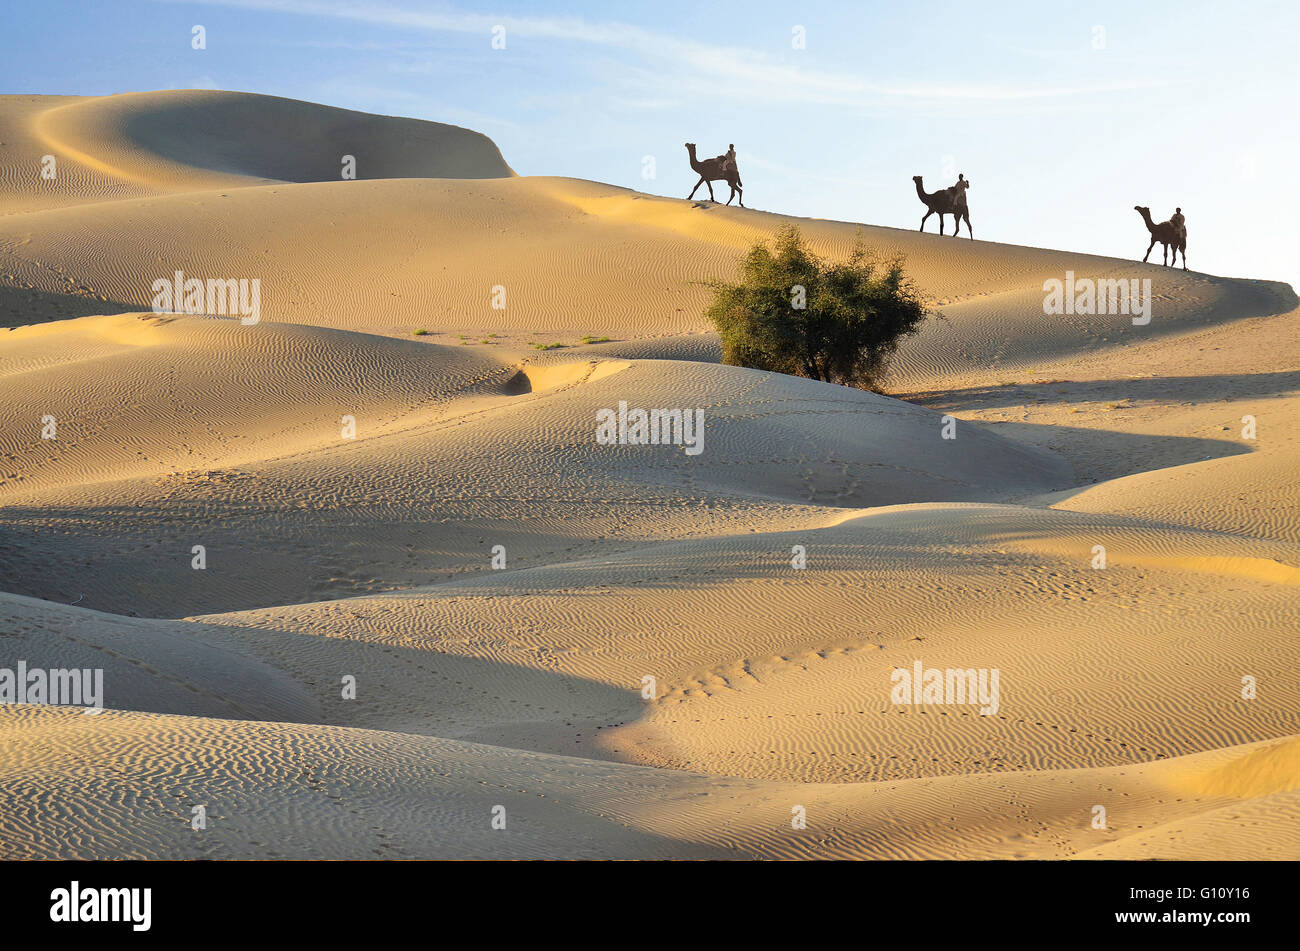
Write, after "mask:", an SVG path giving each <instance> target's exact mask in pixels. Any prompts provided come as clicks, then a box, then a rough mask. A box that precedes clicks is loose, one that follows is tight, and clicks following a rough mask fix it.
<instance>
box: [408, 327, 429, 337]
mask: <svg viewBox="0 0 1300 951" xmlns="http://www.w3.org/2000/svg"><path fill="white" fill-rule="evenodd" d="M411 332H412V333H413V334H415V335H416V336H417V337H424V336H426V335H427V334H428V333H429V331H427V330H425V329H424V328H423V327H420V328H418V329H416V330H413V331H411Z"/></svg>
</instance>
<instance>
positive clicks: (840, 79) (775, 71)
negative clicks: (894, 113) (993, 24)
mask: <svg viewBox="0 0 1300 951" xmlns="http://www.w3.org/2000/svg"><path fill="white" fill-rule="evenodd" d="M165 2H180V0H165ZM197 2H199V3H203V4H208V5H212V6H225V7H238V8H241V9H247V10H261V11H265V12H269V13H280V14H295V15H300V16H315V17H327V18H332V19H341V20H352V21H356V22H362V23H369V24H372V25H375V26H384V27H391V28H394V29H403V30H413V29H414V30H424V31H428V32H455V33H478V34H481V35H482V37H483V46H484V49H488V48H489V41H490V38H491V36H492V31H493V29H494V28H497V27H504V28H505V40H506V49H507V50H508V49H510V43H511V40H512V38H520V37H522V38H525V39H530V38H540V39H554V40H563V41H569V42H578V43H586V44H590V45H594V46H599V47H607V48H616V49H622V50H628V51H632V52H635V53H638V54H640V55H641V56H643V57H645V58H646V59H651V60H660V61H662V60H668V61H669V62H671V63H673V64H674V65H675V66H676V67H677V69H678V70H682V69H684V70H686V71H687V72H686V73H684V74H683V73H679V72H677V71H674V70H647V71H642V72H641V73H640V74H639V75H640V77H641V79H642V80H643V83H642V88H643V89H650V88H653V89H655V90H656V92H658V93H662V92H663V91H665V90H666V89H668V88H670V87H671V88H673V91H674V93H677V92H678V91H679V90H680V91H681V92H683V93H698V92H703V91H707V92H708V93H709V95H711V96H713V97H726V98H731V99H737V100H761V101H765V102H774V101H776V102H805V103H815V104H823V105H863V104H865V103H866V102H867V101H873V100H874V101H879V100H900V99H903V100H908V101H913V102H916V103H944V102H949V103H979V102H985V103H1009V102H1025V101H1032V100H1043V99H1060V98H1067V97H1082V96H1090V95H1099V94H1112V93H1119V92H1128V91H1132V90H1136V89H1144V88H1153V87H1157V86H1164V85H1169V83H1168V82H1165V81H1161V80H1145V79H1136V80H1122V81H1115V82H1102V83H1080V84H1073V85H1064V86H1043V85H1039V84H1033V85H1022V84H1009V83H959V84H953V83H923V84H914V83H904V84H891V83H877V82H870V81H867V80H864V79H862V78H860V77H857V76H853V75H848V74H843V73H834V72H826V71H820V70H814V69H804V68H801V67H797V66H794V65H791V64H789V63H784V62H777V61H774V60H773V59H772V58H771V57H770V56H769V55H767V54H766V53H762V52H759V51H755V50H747V49H740V48H736V47H726V46H715V45H710V44H704V43H696V42H692V41H684V40H679V39H677V38H676V37H673V36H670V35H668V34H664V33H659V32H655V31H653V30H647V29H645V28H643V27H639V26H635V25H632V24H627V23H617V22H604V23H593V22H590V21H587V20H583V19H580V18H577V17H513V16H491V15H484V14H479V13H463V12H457V11H454V10H441V11H427V10H407V9H403V8H401V7H397V6H393V5H391V4H386V3H365V2H361V3H356V2H334V0H197ZM692 73H693V74H694V75H692ZM636 75H638V74H636V73H629V74H625V76H624V79H625V81H626V80H630V79H632V78H633V77H634V76H636ZM645 98H649V99H655V98H663V96H662V95H647V96H646V97H645Z"/></svg>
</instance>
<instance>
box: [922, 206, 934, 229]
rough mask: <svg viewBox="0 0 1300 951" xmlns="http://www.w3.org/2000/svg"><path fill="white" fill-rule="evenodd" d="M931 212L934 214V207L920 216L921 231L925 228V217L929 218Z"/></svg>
mask: <svg viewBox="0 0 1300 951" xmlns="http://www.w3.org/2000/svg"><path fill="white" fill-rule="evenodd" d="M932 214H934V209H931V210H930V211H927V212H926V213H925V214H924V215H923V216H922V218H921V230H922V231H924V230H925V219H926V218H929V217H930V216H931V215H932Z"/></svg>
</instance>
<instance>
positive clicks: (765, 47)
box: [0, 0, 1300, 285]
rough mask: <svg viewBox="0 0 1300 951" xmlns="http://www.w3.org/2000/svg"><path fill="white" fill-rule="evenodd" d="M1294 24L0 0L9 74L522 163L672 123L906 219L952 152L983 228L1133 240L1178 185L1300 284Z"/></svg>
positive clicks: (797, 8) (600, 164)
mask: <svg viewBox="0 0 1300 951" xmlns="http://www.w3.org/2000/svg"><path fill="white" fill-rule="evenodd" d="M195 24H201V25H203V26H204V27H205V28H206V32H207V48H206V49H205V50H194V49H192V48H191V44H190V35H191V28H192V26H193V25H195ZM496 25H502V26H504V27H505V38H506V48H505V49H495V50H494V49H492V46H491V40H492V29H493V27H494V26H496ZM796 27H802V28H803V30H804V36H805V38H806V40H805V47H804V48H802V49H797V48H795V46H794V43H793V42H792V40H793V38H794V35H795V28H796ZM1297 36H1300V4H1295V3H1293V2H1292V3H1282V2H1269V3H1266V2H1249V0H1247V2H1239V3H1235V4H1232V5H1231V6H1227V5H1224V4H1221V3H1220V4H1214V3H1197V2H1181V3H1165V2H1156V3H1149V2H1148V3H1133V2H1126V3H1070V2H1066V3H1047V4H1044V3H1042V2H1034V3H995V4H992V5H977V4H970V3H952V4H948V3H931V4H926V5H924V6H915V5H907V4H880V3H874V2H862V0H856V2H834V3H815V2H806V3H790V2H764V0H751V2H746V3H725V4H721V3H719V4H708V3H699V2H695V3H679V2H656V3H641V2H637V3H608V2H605V3H563V4H560V3H540V2H538V3H504V4H495V5H493V6H491V7H488V6H484V5H481V4H476V3H460V4H444V3H438V2H423V3H419V2H414V0H401V2H392V3H389V2H377V3H370V2H365V0H362V2H343V0H214V2H208V3H192V2H184V3H180V2H166V0H162V2H158V0H144V2H133V0H114V2H110V3H68V2H63V0H52V2H42V3H30V4H23V5H21V6H20V7H19V8H18V9H16V10H6V13H5V23H4V29H3V30H2V31H0V91H3V92H7V93H47V94H48V93H62V94H79V95H102V94H108V93H114V92H123V91H133V90H146V89H166V88H192V87H204V88H220V89H235V90H242V91H247V92H260V93H269V94H273V95H279V96H289V97H292V98H297V99H307V100H311V101H315V102H322V103H326V104H329V105H335V106H343V107H346V108H352V109H361V110H365V111H369V112H378V113H385V114H391V115H404V116H415V117H418V118H426V119H434V120H439V121H443V122H451V123H455V124H457V125H463V126H467V127H469V128H473V129H477V130H478V131H481V132H483V133H485V134H487V135H489V136H490V137H491V138H492V139H493V140H495V141H496V143H497V144H498V145H499V146H500V147H501V150H502V153H503V154H504V156H505V158H506V160H507V161H508V162H509V163H510V164H511V166H512V167H513V168H514V169H515V171H516V172H518V173H520V174H522V175H569V176H574V177H577V178H588V179H594V180H598V181H604V182H610V183H613V184H618V185H625V186H628V187H633V188H638V189H640V190H643V191H647V192H652V193H656V194H664V195H674V196H680V197H684V196H685V195H686V193H687V192H688V191H689V190H690V188H691V186H692V185H693V184H694V182H695V176H694V175H693V174H692V173H691V172H690V169H689V167H688V166H687V164H686V154H685V150H684V148H683V147H682V143H683V142H685V141H693V142H698V143H699V144H700V149H701V153H702V154H706V155H712V154H718V153H720V152H722V151H724V150H725V149H726V147H727V144H728V143H729V142H735V143H736V146H737V150H738V152H739V155H740V162H741V170H742V173H743V175H744V179H745V191H746V198H747V203H748V204H749V205H751V206H752V207H756V208H762V209H766V210H771V211H780V212H785V213H790V214H798V215H811V216H816V217H825V218H836V219H843V220H852V221H864V222H869V223H871V224H881V225H892V226H896V227H907V228H915V227H916V226H917V224H919V222H920V217H921V214H922V212H923V208H922V206H921V204H920V202H919V201H918V200H917V198H916V195H915V193H914V191H913V187H912V182H911V177H912V175H914V174H920V175H924V176H925V180H926V185H927V187H928V188H930V189H931V190H933V189H934V188H935V187H938V186H942V185H947V184H950V183H951V181H952V180H953V179H954V178H955V174H956V172H957V171H961V172H963V173H964V174H965V175H966V177H967V178H969V179H970V180H971V182H972V187H971V190H970V194H969V202H970V206H971V217H972V220H973V223H974V225H975V233H976V236H977V237H980V238H984V239H988V240H995V241H1007V242H1012V243H1017V244H1031V245H1038V246H1042V247H1053V248H1070V249H1075V250H1080V251H1091V252H1097V253H1102V254H1113V255H1116V256H1119V257H1129V258H1135V257H1140V256H1141V254H1142V252H1143V251H1144V250H1145V249H1146V244H1147V235H1146V231H1145V228H1144V227H1143V225H1142V222H1141V219H1140V218H1139V217H1138V215H1137V213H1136V212H1134V211H1133V210H1132V209H1133V206H1134V205H1135V204H1144V205H1149V206H1151V208H1152V211H1153V214H1155V216H1156V218H1157V219H1158V220H1162V219H1164V218H1167V217H1168V216H1169V215H1170V214H1171V213H1172V212H1173V210H1174V206H1175V205H1181V206H1182V208H1183V212H1184V214H1185V215H1186V216H1187V224H1188V232H1189V239H1188V244H1189V251H1190V255H1189V260H1190V263H1191V266H1192V267H1193V268H1195V269H1197V270H1204V271H1208V272H1211V273H1216V274H1225V275H1231V276H1240V277H1261V278H1272V279H1278V280H1287V281H1290V282H1292V283H1293V284H1297V285H1300V265H1298V264H1297V263H1296V260H1297V253H1296V251H1295V250H1294V248H1293V247H1292V245H1291V241H1290V240H1288V237H1284V236H1283V229H1284V228H1288V227H1291V226H1292V225H1293V223H1295V222H1296V220H1297V215H1298V214H1300V182H1298V181H1294V180H1293V176H1294V175H1295V172H1296V169H1297V167H1300V137H1298V136H1297V132H1296V118H1295V112H1296V108H1295V107H1296V102H1297V99H1300V97H1298V96H1297V93H1300V82H1297V78H1298V75H1300V67H1298V66H1297V57H1296V55H1295V51H1294V43H1295V41H1296V37H1297ZM647 155H649V156H654V158H655V173H656V177H655V178H654V179H652V180H647V179H645V178H643V175H642V169H643V167H644V163H643V159H644V157H645V156H647ZM933 223H934V222H933V219H932V220H931V222H930V224H931V225H933ZM1153 253H1154V254H1158V253H1159V248H1158V247H1157V249H1156V251H1155V252H1153Z"/></svg>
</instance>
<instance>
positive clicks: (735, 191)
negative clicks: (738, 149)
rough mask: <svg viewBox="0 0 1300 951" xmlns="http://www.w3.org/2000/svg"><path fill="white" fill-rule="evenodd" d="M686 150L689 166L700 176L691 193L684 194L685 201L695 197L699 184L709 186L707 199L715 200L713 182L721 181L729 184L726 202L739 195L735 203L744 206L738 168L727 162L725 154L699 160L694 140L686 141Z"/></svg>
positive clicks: (743, 193)
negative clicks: (729, 191) (688, 156)
mask: <svg viewBox="0 0 1300 951" xmlns="http://www.w3.org/2000/svg"><path fill="white" fill-rule="evenodd" d="M686 151H687V153H689V154H690V157H691V168H693V169H695V171H696V172H698V173H699V176H700V180H699V181H698V182H696V183H695V187H694V188H692V189H691V193H690V194H689V195H687V196H686V200H687V201H690V200H691V199H692V198H694V197H695V193H696V192H697V191H698V190H699V187H700V186H701V185H708V186H709V201H717V199H716V198H714V197H713V183H714V182H717V181H722V182H726V183H727V184H728V185H730V186H731V194H730V195H728V196H727V204H728V205H730V204H731V199H733V198H736V196H737V195H739V196H740V197H739V200H738V201H737V202H736V203H737V204H738V205H740V207H741V208H744V207H745V192H744V189H742V188H741V187H740V169H738V168H737V167H736V166H735V165H734V164H728V163H727V161H726V156H725V155H719V156H718V157H717V158H711V159H705V160H704V161H703V162H701V161H700V160H699V159H697V158H696V157H695V143H694V142H687V143H686Z"/></svg>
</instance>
